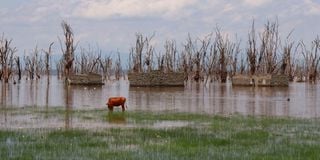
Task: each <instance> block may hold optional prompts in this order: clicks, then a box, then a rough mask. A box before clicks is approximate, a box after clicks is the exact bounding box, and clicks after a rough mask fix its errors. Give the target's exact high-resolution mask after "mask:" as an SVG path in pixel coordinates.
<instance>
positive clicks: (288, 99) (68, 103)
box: [0, 76, 320, 118]
mask: <svg viewBox="0 0 320 160" xmlns="http://www.w3.org/2000/svg"><path fill="white" fill-rule="evenodd" d="M0 88H1V93H0V94H1V95H0V96H1V99H0V106H1V109H3V108H19V107H20V108H23V107H35V106H36V107H39V108H41V107H57V106H60V107H61V106H63V107H68V108H70V109H106V110H107V107H106V105H105V102H106V100H107V98H108V97H110V96H125V97H127V105H128V109H127V110H128V112H130V111H151V112H159V111H169V112H170V111H172V112H188V113H190V112H191V113H206V114H214V115H231V114H240V115H253V116H255V115H257V116H259V115H263V116H285V117H298V118H313V117H320V108H319V107H320V105H319V104H320V97H319V95H320V86H319V85H315V84H308V83H291V84H290V85H289V87H284V88H252V87H232V86H231V84H230V83H227V84H219V83H213V84H209V85H206V86H203V85H202V84H188V85H186V86H185V87H173V88H169V87H153V88H144V87H134V88H133V87H129V82H128V81H126V80H121V81H114V82H108V83H106V84H105V85H103V86H89V87H88V86H65V85H64V82H63V81H62V80H58V78H57V77H55V76H52V77H50V83H49V84H48V83H47V79H46V78H43V79H41V80H38V81H33V82H32V81H26V80H22V81H21V82H20V83H17V84H15V85H14V84H2V85H1V86H0ZM1 109H0V110H1ZM115 111H116V112H118V111H120V109H119V110H117V109H116V110H115ZM0 116H1V115H0Z"/></svg>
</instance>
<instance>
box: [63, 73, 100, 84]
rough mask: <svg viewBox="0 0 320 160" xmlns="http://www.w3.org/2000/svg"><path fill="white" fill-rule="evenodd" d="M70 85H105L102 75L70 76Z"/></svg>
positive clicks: (68, 80)
mask: <svg viewBox="0 0 320 160" xmlns="http://www.w3.org/2000/svg"><path fill="white" fill-rule="evenodd" d="M67 82H68V84H69V85H103V84H104V83H103V82H102V76H101V75H100V74H95V73H89V74H75V75H70V76H69V78H68V79H67Z"/></svg>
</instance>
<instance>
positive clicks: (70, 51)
mask: <svg viewBox="0 0 320 160" xmlns="http://www.w3.org/2000/svg"><path fill="white" fill-rule="evenodd" d="M61 26H62V30H63V35H64V47H63V45H62V42H61V40H60V39H59V40H60V46H61V51H62V53H63V64H64V70H63V73H64V75H65V76H66V78H67V77H68V76H69V75H70V74H72V66H73V61H74V52H75V49H76V47H75V45H74V42H73V41H74V36H73V31H72V28H71V26H70V25H69V24H68V23H67V22H65V21H63V22H62V23H61Z"/></svg>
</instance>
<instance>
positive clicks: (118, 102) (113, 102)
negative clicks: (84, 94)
mask: <svg viewBox="0 0 320 160" xmlns="http://www.w3.org/2000/svg"><path fill="white" fill-rule="evenodd" d="M125 103H126V98H125V97H110V98H109V99H108V102H107V103H106V105H107V106H108V108H109V110H110V111H113V107H115V106H121V107H122V111H124V110H125V108H124V104H125Z"/></svg>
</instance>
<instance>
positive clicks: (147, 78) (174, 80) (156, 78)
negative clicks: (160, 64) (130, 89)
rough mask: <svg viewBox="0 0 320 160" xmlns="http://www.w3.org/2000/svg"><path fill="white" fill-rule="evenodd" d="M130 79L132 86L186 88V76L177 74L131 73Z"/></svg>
mask: <svg viewBox="0 0 320 160" xmlns="http://www.w3.org/2000/svg"><path fill="white" fill-rule="evenodd" d="M128 79H129V82H130V86H184V74H183V73H176V72H171V73H163V72H161V71H151V72H149V73H129V74H128Z"/></svg>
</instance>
